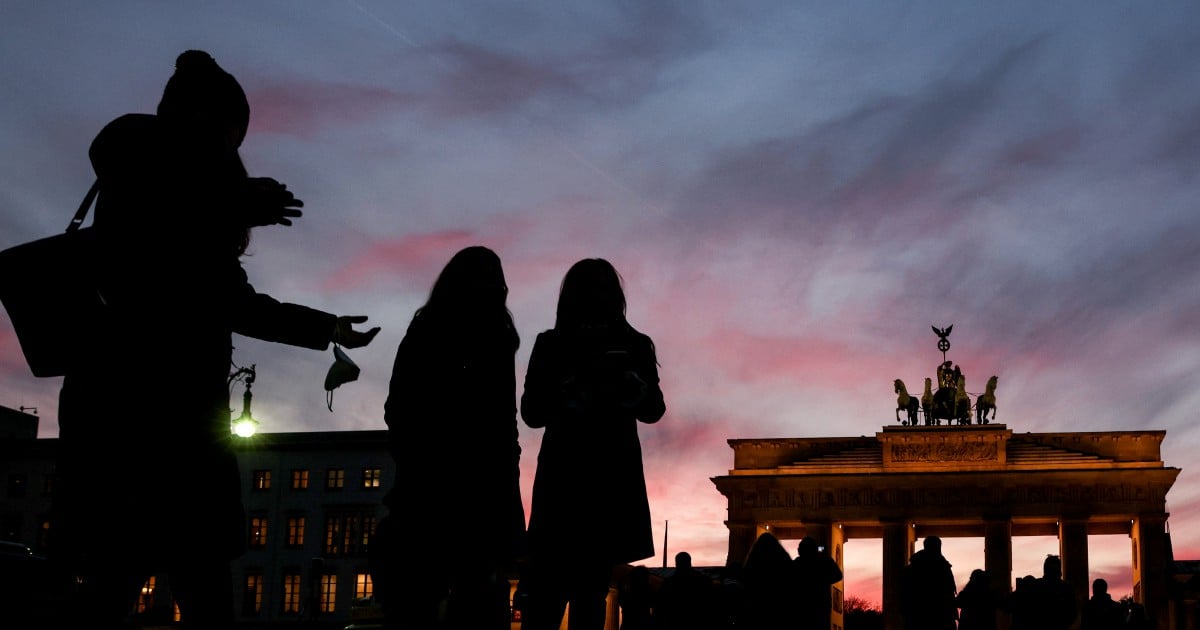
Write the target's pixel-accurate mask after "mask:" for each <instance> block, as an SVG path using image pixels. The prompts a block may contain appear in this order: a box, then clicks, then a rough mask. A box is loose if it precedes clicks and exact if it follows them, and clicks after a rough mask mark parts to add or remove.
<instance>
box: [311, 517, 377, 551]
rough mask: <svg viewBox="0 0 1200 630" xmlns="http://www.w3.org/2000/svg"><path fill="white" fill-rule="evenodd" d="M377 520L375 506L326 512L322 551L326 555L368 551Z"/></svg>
mask: <svg viewBox="0 0 1200 630" xmlns="http://www.w3.org/2000/svg"><path fill="white" fill-rule="evenodd" d="M377 520H378V519H377V518H376V516H375V512H374V509H373V508H349V509H340V510H336V511H333V512H330V513H328V514H326V516H325V537H324V542H323V543H322V546H321V550H322V552H323V553H324V554H325V555H326V556H353V555H361V554H365V553H367V549H368V548H369V547H370V543H371V538H372V537H374V535H375V527H376V524H377Z"/></svg>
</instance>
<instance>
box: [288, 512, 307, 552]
mask: <svg viewBox="0 0 1200 630" xmlns="http://www.w3.org/2000/svg"><path fill="white" fill-rule="evenodd" d="M287 546H289V547H303V546H304V517H303V516H289V517H288V520H287Z"/></svg>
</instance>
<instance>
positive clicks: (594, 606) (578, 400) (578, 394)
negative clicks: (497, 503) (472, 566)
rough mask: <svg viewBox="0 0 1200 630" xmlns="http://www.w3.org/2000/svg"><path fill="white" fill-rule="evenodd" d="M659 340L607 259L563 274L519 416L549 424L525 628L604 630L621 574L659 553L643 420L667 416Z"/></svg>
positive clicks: (538, 478) (536, 501) (532, 526)
mask: <svg viewBox="0 0 1200 630" xmlns="http://www.w3.org/2000/svg"><path fill="white" fill-rule="evenodd" d="M665 411H666V406H665V405H664V403H663V394H662V390H661V389H660V388H659V383H658V365H657V359H656V357H655V350H654V343H653V341H651V339H650V337H648V336H646V335H644V334H642V333H641V332H638V331H637V330H636V329H634V327H633V326H631V325H630V324H629V322H628V321H626V319H625V293H624V289H623V288H622V286H621V277H620V276H619V275H618V274H617V271H616V269H614V268H613V266H612V265H611V264H610V263H609V262H608V261H606V260H603V259H600V258H589V259H584V260H581V261H579V262H576V263H575V264H574V265H572V266H571V268H570V269H569V270H568V271H567V273H566V276H565V277H564V278H563V281H562V286H561V288H560V290H559V295H558V309H557V317H556V319H555V323H554V328H552V329H550V330H546V331H543V332H542V333H540V334H538V336H537V339H536V340H535V341H534V344H533V350H532V351H531V354H530V357H529V365H528V367H527V369H526V373H525V390H524V393H523V394H522V396H521V417H522V419H523V420H524V421H525V424H527V425H528V426H530V427H531V428H534V429H539V428H545V433H544V434H543V435H542V443H541V450H540V451H539V452H538V464H537V473H536V475H535V477H534V481H533V497H532V502H531V505H530V515H529V548H530V565H529V567H528V571H526V573H525V575H524V576H523V578H522V580H523V581H525V582H527V584H528V592H529V600H528V607H527V609H526V615H525V616H524V617H523V619H522V622H523V623H522V625H523V627H525V629H526V630H557V628H558V627H559V623H560V620H561V619H562V616H563V610H564V607H565V606H566V605H567V603H568V602H569V603H570V620H569V623H570V626H571V630H599V629H600V628H602V627H603V625H604V618H605V598H606V597H607V594H608V588H609V583H610V579H611V576H612V573H613V569H614V567H615V566H616V565H618V564H621V563H629V562H635V561H637V560H641V559H644V558H649V557H651V556H653V555H654V539H653V534H652V533H651V528H650V504H649V501H648V499H647V497H646V479H645V475H644V473H643V471H642V447H641V442H640V441H639V439H638V423H639V422H643V423H653V422H657V421H658V420H659V419H660V418H661V417H662V416H663V414H664V413H665Z"/></svg>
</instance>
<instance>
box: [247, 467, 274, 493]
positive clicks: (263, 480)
mask: <svg viewBox="0 0 1200 630" xmlns="http://www.w3.org/2000/svg"><path fill="white" fill-rule="evenodd" d="M251 488H252V489H254V490H257V491H260V492H261V491H263V490H270V489H271V471H269V470H256V471H254V482H253V483H252V484H251Z"/></svg>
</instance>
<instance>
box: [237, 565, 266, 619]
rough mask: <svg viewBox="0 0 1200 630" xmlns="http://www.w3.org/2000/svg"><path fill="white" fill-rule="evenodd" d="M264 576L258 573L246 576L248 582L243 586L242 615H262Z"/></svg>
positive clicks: (253, 572)
mask: <svg viewBox="0 0 1200 630" xmlns="http://www.w3.org/2000/svg"><path fill="white" fill-rule="evenodd" d="M262 600H263V576H262V573H259V572H258V571H252V572H250V573H247V574H246V582H245V583H244V584H243V586H242V614H243V615H258V614H260V613H262Z"/></svg>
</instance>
